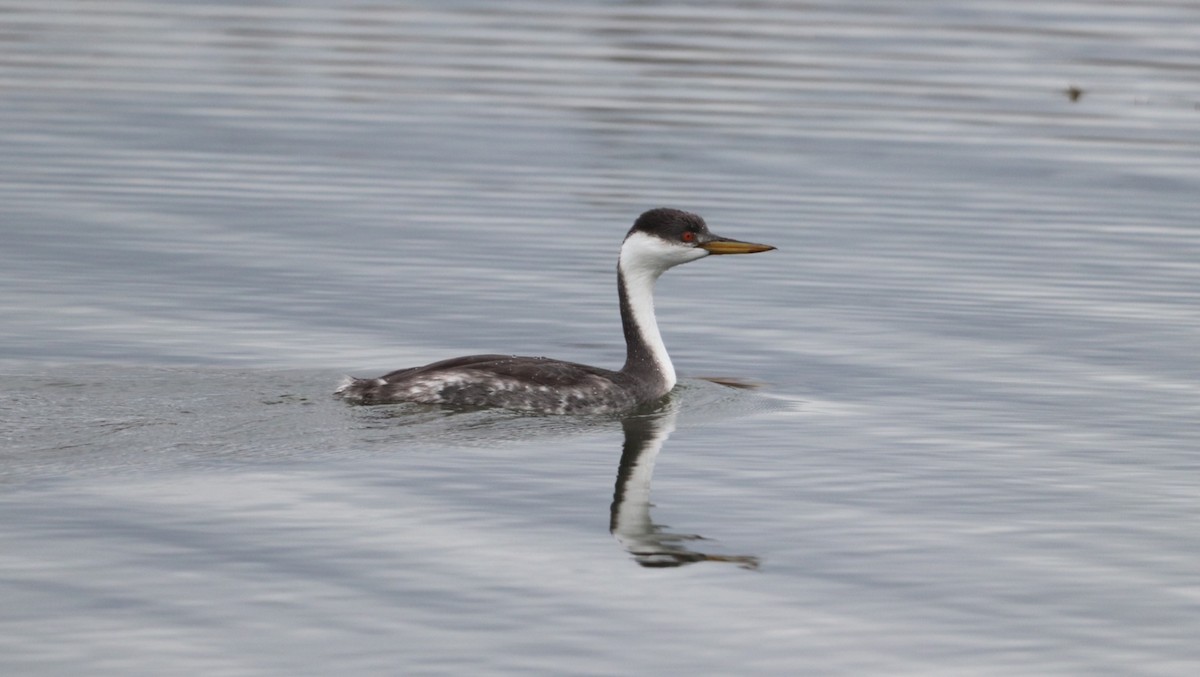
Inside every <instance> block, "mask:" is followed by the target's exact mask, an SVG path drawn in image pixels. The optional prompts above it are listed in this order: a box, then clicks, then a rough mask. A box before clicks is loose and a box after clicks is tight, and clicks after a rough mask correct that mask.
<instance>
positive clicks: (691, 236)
mask: <svg viewBox="0 0 1200 677" xmlns="http://www.w3.org/2000/svg"><path fill="white" fill-rule="evenodd" d="M679 239H681V240H683V241H684V242H691V241H692V240H695V239H696V234H695V233H693V232H692V231H690V230H685V231H683V235H680V236H679Z"/></svg>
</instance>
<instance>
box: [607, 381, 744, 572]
mask: <svg viewBox="0 0 1200 677" xmlns="http://www.w3.org/2000/svg"><path fill="white" fill-rule="evenodd" d="M677 416H678V403H677V402H671V403H670V404H668V405H667V410H666V411H663V412H657V413H654V414H651V415H645V416H630V417H627V418H625V419H623V420H622V421H621V427H622V428H623V429H624V431H625V445H624V447H623V448H622V451H621V465H620V467H619V468H618V469H617V483H616V487H615V489H614V490H613V502H612V513H611V518H610V521H609V531H611V532H612V535H613V536H614V537H616V539H617V542H619V543H620V544H621V545H622V546H623V547H624V548H625V549H626V550H627V551H629V554H631V555H633V558H634V559H635V560H637V563H638V564H640V565H642V566H644V567H654V568H661V567H678V566H683V565H685V564H693V563H695V562H731V563H734V564H737V565H738V566H740V567H742V568H743V569H757V568H758V562H759V561H758V558H757V557H754V556H751V555H720V554H713V553H707V552H701V551H700V550H698V549H696V546H699V545H701V544H703V543H711V541H707V540H706V539H705V538H704V537H703V536H700V535H699V534H679V533H673V532H671V531H668V530H667V528H666V526H664V525H661V524H655V523H654V521H653V520H652V519H651V517H650V482H651V479H652V477H653V475H654V462H655V460H657V458H658V452H659V451H660V450H661V449H662V446H663V443H664V442H666V441H667V438H668V437H670V435H671V433H672V432H673V431H674V430H675V419H676V417H677Z"/></svg>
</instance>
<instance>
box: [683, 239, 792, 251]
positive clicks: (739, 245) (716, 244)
mask: <svg viewBox="0 0 1200 677" xmlns="http://www.w3.org/2000/svg"><path fill="white" fill-rule="evenodd" d="M700 248H701V249H703V250H705V251H707V252H708V253H709V254H757V253H758V252H769V251H771V250H772V249H774V248H775V247H773V246H771V245H769V244H757V243H754V242H742V241H741V240H731V239H729V238H727V237H715V236H714V237H713V239H711V240H709V241H708V242H701V243H700Z"/></svg>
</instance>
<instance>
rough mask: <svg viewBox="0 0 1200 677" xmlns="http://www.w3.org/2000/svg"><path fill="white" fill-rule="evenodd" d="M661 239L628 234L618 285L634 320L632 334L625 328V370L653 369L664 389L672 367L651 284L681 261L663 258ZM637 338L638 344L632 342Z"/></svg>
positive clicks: (670, 385)
mask: <svg viewBox="0 0 1200 677" xmlns="http://www.w3.org/2000/svg"><path fill="white" fill-rule="evenodd" d="M662 247H663V244H662V241H661V240H659V239H658V238H654V237H652V236H649V235H644V234H642V233H634V234H632V235H630V236H629V237H628V238H627V239H626V240H625V244H624V245H623V246H622V247H621V258H620V261H619V263H618V269H619V273H620V280H621V284H622V285H623V291H624V294H625V300H626V303H627V304H628V312H629V314H630V317H629V318H628V319H629V320H630V321H632V322H633V331H634V333H635V336H630V335H629V328H628V327H627V328H626V336H625V340H626V342H627V343H630V346H629V353H628V359H627V360H626V362H625V370H626V371H630V370H642V369H649V368H651V366H652V367H653V368H654V369H656V370H657V371H658V373H659V375H660V376H661V377H662V379H663V381H664V384H665V388H666V390H668V391H669V390H670V389H671V388H674V387H675V383H676V378H675V366H674V365H673V364H671V356H670V355H668V354H667V346H666V345H665V344H664V343H663V340H662V334H660V333H659V331H658V321H657V320H656V319H655V317H654V283H655V282H656V281H658V277H659V276H660V275H662V274H663V271H665V270H667V269H668V268H670V267H671V266H673V265H676V264H677V263H682V262H683V261H668V260H664V258H663V255H662ZM633 341H637V342H638V343H639V344H640V345H633V344H632V342H633ZM639 358H640V360H641V361H645V360H646V359H648V360H649V361H650V362H651V363H652V364H650V365H646V364H639V363H637V362H638V359H639Z"/></svg>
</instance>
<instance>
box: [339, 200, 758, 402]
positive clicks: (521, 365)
mask: <svg viewBox="0 0 1200 677" xmlns="http://www.w3.org/2000/svg"><path fill="white" fill-rule="evenodd" d="M771 249H774V247H772V246H771V245H765V244H754V243H752V242H741V241H739V240H731V239H729V238H725V237H719V236H717V235H714V234H713V233H710V232H709V230H708V226H707V225H706V224H705V223H704V219H702V218H700V217H699V216H697V215H695V214H690V213H688V212H684V211H679V210H678V209H652V210H650V211H648V212H646V213H645V214H642V215H641V216H640V217H638V219H637V221H636V222H635V223H634V224H633V227H632V228H630V229H629V233H628V234H626V235H625V241H624V242H622V243H621V253H620V256H619V258H618V260H617V294H618V296H619V297H620V301H621V324H622V325H623V326H624V329H625V351H626V353H625V366H623V367H621V370H620V371H609V370H608V369H600V368H599V367H590V366H588V365H585V364H576V363H574V362H563V361H561V360H552V359H549V358H545V357H519V356H515V355H471V356H468V357H456V358H453V359H449V360H443V361H441V362H434V363H433V364H427V365H425V366H423V367H411V368H408V369H400V370H397V371H393V372H391V373H390V374H386V375H384V376H381V377H379V378H352V377H347V379H346V381H345V382H344V383H342V385H341V386H340V387H339V388H338V389H337V391H336V392H337V394H338V395H340V396H341V397H342V398H344V399H346V400H347V401H349V402H354V403H356V404H391V403H398V402H418V403H423V404H442V405H450V406H455V407H500V408H504V409H514V410H519V411H531V412H539V413H546V414H610V413H619V412H624V411H629V410H631V409H635V408H637V407H639V406H641V405H644V404H647V403H650V402H654V401H656V400H658V399H660V398H661V397H663V396H664V395H666V394H667V393H668V392H670V391H671V389H672V388H674V387H675V367H674V366H673V365H672V364H671V358H670V357H669V356H668V355H667V348H666V346H664V345H663V340H662V335H661V334H659V332H658V322H657V321H656V320H655V318H654V283H655V281H656V280H658V277H659V276H660V275H662V274H663V273H664V272H666V271H667V270H668V269H670V268H673V267H674V266H677V265H679V264H681V263H687V262H689V261H695V260H697V259H701V258H704V257H705V256H708V255H710V254H753V253H756V252H765V251H769V250H771Z"/></svg>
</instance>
